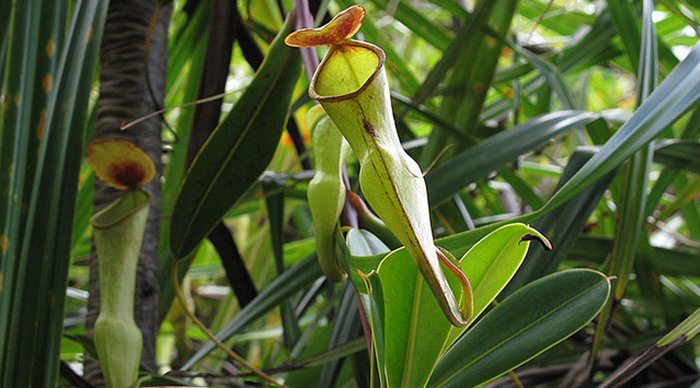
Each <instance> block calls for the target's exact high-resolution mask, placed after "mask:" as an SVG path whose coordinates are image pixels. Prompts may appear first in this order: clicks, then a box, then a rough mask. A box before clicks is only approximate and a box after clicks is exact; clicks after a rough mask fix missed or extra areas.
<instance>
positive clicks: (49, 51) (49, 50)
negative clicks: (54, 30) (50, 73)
mask: <svg viewBox="0 0 700 388" xmlns="http://www.w3.org/2000/svg"><path fill="white" fill-rule="evenodd" d="M54 54H56V42H54V40H53V38H51V39H49V41H48V42H47V43H46V55H48V56H49V58H51V57H53V56H54Z"/></svg>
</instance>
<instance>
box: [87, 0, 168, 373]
mask: <svg viewBox="0 0 700 388" xmlns="http://www.w3.org/2000/svg"><path fill="white" fill-rule="evenodd" d="M169 20H170V7H169V6H166V7H163V8H161V7H160V6H159V1H158V0H111V1H110V5H109V10H108V12H107V20H106V22H105V28H104V35H103V39H102V46H101V49H100V59H101V65H100V66H101V67H100V96H99V100H98V108H97V109H98V110H97V125H96V137H117V138H123V139H127V140H129V141H131V142H132V143H134V144H136V145H137V146H138V147H140V148H141V149H142V150H144V151H145V152H146V153H147V154H148V156H150V158H151V159H152V160H153V162H154V163H155V165H156V171H157V174H156V178H155V179H154V180H153V181H152V182H151V183H150V184H149V185H147V186H146V189H147V190H148V191H150V192H151V194H153V200H152V202H151V205H150V209H149V215H148V224H147V225H146V231H145V235H144V239H143V245H142V247H141V255H140V256H139V264H138V274H137V278H136V293H135V296H134V298H135V303H134V305H135V307H134V317H135V319H136V324H137V325H138V326H139V328H140V329H141V333H142V334H143V353H142V355H141V359H142V361H143V362H144V363H145V364H146V365H149V366H151V367H155V340H156V335H157V333H158V324H159V320H158V296H159V293H160V290H159V285H158V268H157V263H158V241H159V232H160V227H159V224H160V217H161V215H160V176H161V173H162V162H161V149H162V145H161V122H160V118H158V117H154V118H151V119H149V120H146V121H142V122H140V123H139V124H137V125H135V126H132V127H130V128H128V129H126V130H120V126H121V125H122V124H124V123H126V122H129V121H132V120H134V119H136V118H139V117H141V116H144V115H146V114H148V113H151V112H153V111H155V110H157V109H158V108H160V106H162V104H163V96H164V93H165V79H166V73H165V70H166V63H167V49H168V39H167V38H168V23H169ZM95 182H96V183H95V211H97V210H99V209H100V208H102V207H104V206H105V205H107V204H109V203H110V202H112V201H113V200H114V199H115V198H116V197H117V196H118V195H119V193H118V192H116V191H115V190H113V189H111V188H108V187H106V186H105V185H104V184H102V183H100V182H99V181H97V180H96V181H95ZM90 263H91V264H90V299H89V301H88V319H87V325H86V326H87V333H88V335H89V336H92V329H93V325H94V323H95V319H97V315H98V314H99V297H100V296H99V288H98V279H97V260H96V257H95V255H94V249H93V257H92V258H91V261H90ZM85 377H86V379H87V380H88V381H90V382H91V383H93V384H95V385H102V384H101V373H100V370H99V366H98V365H97V363H96V362H95V361H94V360H87V361H86V365H85Z"/></svg>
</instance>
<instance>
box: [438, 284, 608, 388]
mask: <svg viewBox="0 0 700 388" xmlns="http://www.w3.org/2000/svg"><path fill="white" fill-rule="evenodd" d="M597 283H598V282H596V284H597ZM594 286H595V285H594ZM592 288H593V286H592V287H589V288H586V289H584V290H583V291H581V292H579V293H577V294H576V295H574V296H573V297H571V298H569V299H567V300H566V301H565V302H564V303H562V304H560V305H559V306H560V307H557V308H556V309H553V310H552V311H550V312H548V313H547V314H544V315H542V316H541V317H540V318H538V319H536V320H534V321H532V322H531V323H530V324H529V325H526V326H525V327H523V328H522V329H520V330H518V331H517V332H515V333H513V334H512V335H510V336H509V337H507V338H504V339H503V340H502V341H500V342H499V343H497V344H495V345H494V346H492V347H491V349H489V350H488V351H486V352H484V353H482V354H481V355H480V356H479V357H476V358H475V359H474V360H472V361H471V362H470V363H468V364H466V365H464V366H462V367H461V368H459V369H458V370H457V371H456V372H455V373H453V374H451V375H449V376H448V377H447V378H446V379H443V382H441V383H440V384H439V385H438V386H439V387H443V386H445V384H446V383H447V382H448V381H450V380H452V379H453V378H454V377H455V376H457V375H458V374H460V373H462V372H463V371H464V370H465V369H467V368H468V367H470V366H472V365H474V364H475V363H476V362H477V361H479V360H481V359H482V358H484V357H486V356H487V355H489V354H491V353H493V352H494V351H495V350H496V349H498V348H499V347H501V346H502V345H503V344H504V343H506V342H508V341H510V340H511V339H513V338H514V337H516V336H518V335H519V334H520V333H522V332H524V331H526V330H528V329H529V328H531V327H533V326H534V325H535V324H537V323H539V322H541V321H542V320H544V319H545V318H547V317H548V316H550V315H552V314H554V313H556V312H557V311H559V310H561V309H562V308H563V306H566V305H568V304H569V303H571V301H572V300H574V299H577V298H578V297H579V296H580V295H583V294H585V293H587V292H589V291H590V289H592Z"/></svg>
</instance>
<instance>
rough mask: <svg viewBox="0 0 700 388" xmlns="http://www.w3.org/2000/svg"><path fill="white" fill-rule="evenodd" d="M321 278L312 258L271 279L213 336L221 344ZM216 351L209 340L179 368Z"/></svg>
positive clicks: (315, 261) (315, 262)
mask: <svg viewBox="0 0 700 388" xmlns="http://www.w3.org/2000/svg"><path fill="white" fill-rule="evenodd" d="M319 276H321V267H319V266H318V260H316V257H315V256H312V257H308V258H306V259H305V260H304V261H302V262H301V263H299V264H296V265H295V266H293V267H291V268H289V269H288V270H286V271H285V272H284V273H283V274H281V275H280V276H279V277H277V278H276V279H275V280H273V281H272V282H271V283H270V284H269V285H268V286H267V287H266V288H265V289H264V290H263V291H262V292H260V293H259V294H258V296H257V297H255V299H253V300H252V301H251V302H250V303H249V304H248V305H247V306H245V307H244V308H243V309H241V311H240V312H238V314H237V315H236V316H235V317H234V318H233V319H232V320H231V321H229V322H228V323H227V324H226V325H225V326H224V328H223V329H221V331H220V332H219V333H218V334H217V335H216V337H217V338H218V339H220V340H221V341H225V340H226V339H227V338H229V337H230V336H231V335H233V334H235V333H236V332H238V330H241V329H242V328H244V327H245V326H246V325H248V324H250V323H252V322H253V321H255V320H256V319H258V318H260V317H262V316H263V315H265V314H266V313H267V312H269V311H270V310H272V309H273V308H276V307H278V306H279V305H280V303H282V302H283V301H285V300H287V299H288V298H289V297H290V296H291V295H294V294H295V293H297V292H298V291H299V290H301V289H303V288H304V287H306V286H308V285H310V284H311V283H312V282H313V281H314V280H316V278H318V277H319ZM214 349H216V345H215V344H214V343H213V342H211V341H209V342H207V343H205V344H204V345H203V346H202V347H201V348H200V349H199V350H198V351H197V353H195V354H194V355H193V356H192V357H191V358H190V359H189V360H188V361H187V362H186V363H185V364H184V365H183V366H182V369H183V370H187V369H190V368H192V366H193V365H194V364H195V363H196V362H198V361H199V360H201V359H202V358H204V356H206V355H207V354H209V352H211V351H212V350H214Z"/></svg>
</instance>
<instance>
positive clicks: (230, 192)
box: [170, 21, 300, 258]
mask: <svg viewBox="0 0 700 388" xmlns="http://www.w3.org/2000/svg"><path fill="white" fill-rule="evenodd" d="M285 26H286V27H285V28H283V29H282V31H280V33H279V34H278V36H277V38H276V39H275V41H274V42H273V43H272V45H271V46H270V50H269V52H268V55H267V57H266V59H265V62H264V63H263V65H262V66H261V67H260V69H259V70H258V72H257V73H256V76H255V79H254V80H253V82H252V83H251V84H250V86H249V87H248V88H247V89H246V91H245V92H244V93H243V95H242V96H241V98H240V100H239V101H238V103H237V104H236V105H235V106H234V108H233V109H232V110H231V112H230V113H229V115H228V116H227V117H226V119H224V121H223V122H222V123H221V125H220V126H219V127H218V128H217V129H216V131H214V133H213V134H212V135H211V136H210V138H209V139H208V141H207V142H206V144H205V145H204V147H203V148H202V150H201V151H200V153H199V155H198V156H197V158H196V159H195V160H194V162H193V164H192V167H191V168H190V171H189V173H188V174H187V177H186V178H185V182H184V183H183V185H182V188H181V190H180V193H179V195H178V198H177V200H176V201H175V207H174V209H173V215H172V221H171V225H170V248H171V251H172V254H173V255H174V256H175V257H176V258H181V257H184V256H186V255H187V254H188V253H190V252H191V251H192V250H194V248H195V247H196V246H197V244H199V242H200V241H201V240H202V239H203V238H204V237H205V236H206V235H207V234H208V233H209V232H210V231H211V230H212V228H214V226H216V223H217V222H219V220H221V218H222V217H223V216H224V214H226V211H227V210H228V209H229V208H230V207H231V206H232V205H233V204H235V203H236V201H238V200H239V199H240V197H241V196H242V195H243V193H245V191H246V190H247V189H248V187H249V186H250V185H251V184H252V183H254V182H255V181H256V179H257V178H258V176H259V175H260V174H261V173H262V172H263V171H264V170H265V167H267V164H268V163H269V162H270V159H271V158H272V155H273V153H274V151H275V149H276V148H277V142H278V140H279V138H280V136H281V134H282V128H283V127H284V123H285V122H286V118H287V114H288V112H289V104H290V100H291V96H292V91H293V89H294V85H295V84H296V81H297V78H298V77H299V70H300V66H299V65H300V61H299V54H298V51H297V50H294V49H292V48H289V47H287V46H286V45H285V44H284V37H285V36H286V35H287V34H288V33H289V32H290V31H291V23H290V22H289V21H288V22H287V23H286V24H285Z"/></svg>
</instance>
